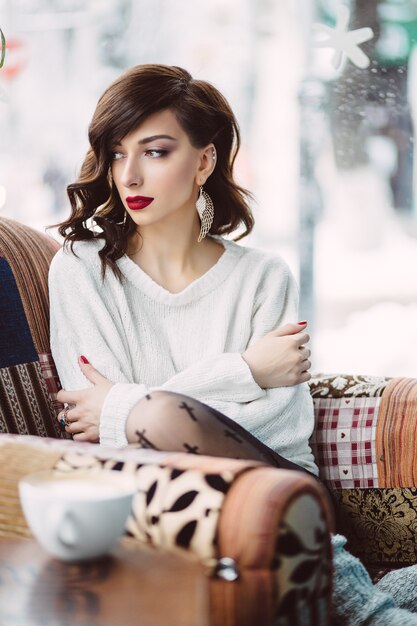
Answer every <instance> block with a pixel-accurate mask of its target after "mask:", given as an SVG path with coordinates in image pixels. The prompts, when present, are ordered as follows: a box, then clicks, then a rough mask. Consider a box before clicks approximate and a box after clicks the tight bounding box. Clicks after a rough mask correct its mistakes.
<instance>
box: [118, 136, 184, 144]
mask: <svg viewBox="0 0 417 626" xmlns="http://www.w3.org/2000/svg"><path fill="white" fill-rule="evenodd" d="M156 139H170V140H171V141H178V139H175V137H171V135H151V137H144V138H143V139H139V141H138V144H140V145H143V144H145V143H150V142H151V141H155V140H156ZM116 145H117V146H121V145H122V144H121V143H118V144H116Z"/></svg>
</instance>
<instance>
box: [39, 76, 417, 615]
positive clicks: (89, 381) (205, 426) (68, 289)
mask: <svg viewBox="0 0 417 626" xmlns="http://www.w3.org/2000/svg"><path fill="white" fill-rule="evenodd" d="M89 140H90V144H91V147H90V149H89V151H88V153H87V156H86V158H85V160H84V163H83V165H82V168H81V173H80V177H79V180H78V181H77V182H76V183H74V184H72V185H70V186H69V187H68V195H69V198H70V201H71V206H72V214H71V216H70V218H69V219H68V220H67V221H65V222H64V223H63V224H61V226H60V233H61V234H62V235H63V236H65V237H66V246H65V247H64V248H65V249H63V250H61V251H60V252H59V253H58V254H57V255H56V257H55V258H54V260H53V262H52V265H51V270H50V298H51V347H52V352H53V356H54V359H55V362H56V365H57V369H58V372H59V375H60V378H61V382H62V384H63V388H64V389H65V391H64V390H63V391H61V392H60V393H59V394H58V399H59V400H60V401H62V402H65V403H68V407H67V408H66V409H65V410H64V412H63V413H62V414H61V415H60V416H59V419H60V420H61V422H62V424H63V426H64V427H65V430H66V432H68V433H70V434H71V435H72V436H73V438H74V439H76V440H79V441H95V442H100V443H101V444H109V445H116V446H122V445H125V444H126V443H127V442H139V443H140V444H141V445H142V446H144V447H152V448H155V449H161V450H183V451H188V452H190V453H195V454H211V455H218V456H232V457H237V458H248V459H256V460H261V461H264V462H267V463H270V464H272V465H275V466H278V467H287V468H291V467H293V468H296V469H303V470H304V471H308V472H311V473H313V474H315V475H316V474H317V473H318V471H317V467H316V465H315V462H314V458H313V455H312V453H311V449H310V447H309V445H308V440H309V437H310V435H311V432H312V429H313V423H314V420H313V406H312V400H311V397H310V394H309V390H308V386H307V385H306V382H307V381H308V380H309V378H310V374H309V373H308V370H309V367H310V361H309V357H310V351H309V349H308V348H307V347H306V344H307V343H308V340H309V337H308V335H307V333H306V332H305V330H306V322H298V323H297V322H296V314H297V298H298V294H297V287H296V285H295V282H294V279H293V277H292V276H291V273H290V272H289V270H288V267H287V265H286V264H285V263H284V261H283V260H282V259H281V258H279V257H277V256H276V255H273V254H270V253H266V252H262V251H258V250H254V249H252V248H247V247H244V246H241V245H238V244H237V243H235V242H234V241H231V240H229V239H226V238H224V235H228V234H230V233H232V232H234V231H235V230H236V229H237V228H239V227H243V232H242V233H241V234H240V237H239V239H240V238H242V237H244V236H245V235H247V234H248V233H249V232H250V231H251V229H252V227H253V216H252V214H251V211H250V209H249V206H248V204H247V196H248V193H247V192H246V191H245V190H243V189H242V188H240V187H239V186H238V185H237V184H236V183H235V182H234V179H233V164H234V160H235V157H236V153H237V151H238V149H239V130H238V126H237V123H236V120H235V118H234V115H233V113H232V111H231V109H230V106H229V105H228V103H227V102H226V100H225V99H224V97H223V96H222V95H221V94H220V93H219V92H218V91H217V89H215V88H214V87H213V86H212V85H210V84H208V83H206V82H204V81H197V80H193V79H192V77H191V76H190V74H189V73H188V72H186V71H185V70H182V69H181V68H178V67H167V66H161V65H143V66H137V67H134V68H132V69H130V70H129V71H127V72H125V73H124V74H123V75H122V76H121V77H120V78H119V79H117V80H116V81H115V82H114V83H113V84H112V85H110V87H109V88H108V89H107V90H106V91H105V93H104V94H103V96H102V97H101V98H100V100H99V102H98V105H97V108H96V111H95V113H94V116H93V119H92V122H91V124H90V127H89ZM92 220H93V221H92ZM93 222H94V223H95V225H97V226H98V227H99V229H100V231H99V232H97V228H96V227H95V226H94V224H93ZM90 360H91V364H90V363H89V361H90ZM96 368H97V369H96ZM343 542H344V540H343V538H340V537H339V538H336V539H335V570H336V579H339V578H340V580H343V581H344V582H343V583H340V585H342V587H340V585H339V587H340V589H339V592H342V593H339V592H338V585H337V584H336V587H335V588H336V592H337V593H339V596H340V597H337V593H336V598H335V605H336V614H337V615H338V616H339V618H340V619H341V620H345V623H352V624H354V623H362V622H363V621H364V619H363V616H364V615H365V613H364V611H365V612H366V611H367V613H366V615H365V619H368V618H369V620H374V621H368V622H367V623H369V624H371V623H372V624H380V623H381V624H382V623H384V622H382V621H377V620H378V619H380V615H382V614H384V615H386V614H389V613H392V612H394V613H395V615H396V616H397V617H398V615H399V614H401V616H402V617H404V615H405V618H406V619H409V620H411V621H408V622H406V621H403V622H401V623H404V624H407V623H410V624H411V623H413V624H414V623H417V619H416V618H414V617H413V616H412V615H411V614H409V613H407V612H404V611H401V610H399V609H394V608H390V607H393V606H394V604H393V601H392V599H391V598H390V597H389V596H386V595H385V594H381V593H380V594H379V595H378V592H374V590H373V588H372V586H371V584H370V582H369V579H368V582H367V584H368V591H369V595H370V597H372V598H373V600H372V602H373V605H372V607H370V605H369V606H368V607H365V608H364V604H365V605H366V602H365V603H364V602H362V606H361V607H359V613H358V612H357V611H356V613H355V609H352V607H351V606H350V605H349V611H348V612H349V617H348V616H347V609H346V602H347V600H346V593H345V592H344V591H343V585H344V584H345V582H346V576H341V575H340V576H339V574H338V566H337V563H339V562H340V563H344V567H351V568H353V570H354V571H356V570H357V571H358V572H359V578H358V587H359V589H360V590H362V589H363V586H364V585H363V577H364V576H365V578H366V572H365V571H364V570H363V568H362V566H361V565H360V564H359V563H357V562H356V560H354V559H353V557H350V555H348V554H347V553H346V552H345V551H344V550H343ZM346 559H347V562H348V565H346ZM352 563H353V564H354V565H355V567H356V570H355V567H353V566H352ZM349 564H350V565H349ZM358 568H359V569H358ZM339 573H340V574H341V571H340V572H339ZM350 578H351V579H355V574H353V577H352V576H351V577H350ZM365 587H366V585H365ZM347 588H348V589H349V591H351V590H352V588H354V583H353V582H352V580H350V581H349V582H348V584H347ZM351 595H352V594H351ZM387 598H388V599H387ZM381 607H382V608H381ZM382 609H387V610H384V611H382ZM345 614H346V615H345ZM358 615H359V617H358ZM378 616H379V617H378ZM394 618H395V616H394ZM358 619H360V620H362V622H360V621H357V620H358ZM382 619H384V618H382ZM390 619H391V620H392V619H393V617H392V615H391V617H390ZM355 620H356V621H355Z"/></svg>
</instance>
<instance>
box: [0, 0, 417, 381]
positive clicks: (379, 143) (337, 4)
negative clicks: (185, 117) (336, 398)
mask: <svg viewBox="0 0 417 626" xmlns="http://www.w3.org/2000/svg"><path fill="white" fill-rule="evenodd" d="M0 28H1V29H2V31H3V33H4V35H5V38H6V56H5V61H4V65H3V67H2V68H1V69H0V215H3V216H5V217H10V218H13V219H16V220H19V221H21V222H24V223H26V224H28V225H30V226H32V227H34V228H37V229H40V230H42V231H45V228H46V227H47V226H48V225H50V224H52V223H55V222H57V221H59V220H62V219H64V217H66V216H67V215H68V213H69V201H68V199H67V196H66V185H67V184H69V183H70V182H73V181H74V180H75V179H76V177H77V174H78V171H79V168H80V166H81V163H82V160H83V158H84V155H85V152H86V150H87V147H88V142H87V129H88V124H89V121H90V119H91V116H92V114H93V111H94V108H95V105H96V103H97V100H98V98H99V96H100V95H101V93H102V92H103V91H104V89H105V88H106V87H107V86H108V84H109V83H110V82H111V81H113V79H115V78H116V77H117V76H118V75H119V74H120V73H121V72H122V71H123V70H124V69H126V68H128V67H130V66H132V65H136V64H139V63H149V62H155V63H167V64H170V65H180V66H183V67H185V68H187V69H188V70H189V71H190V72H191V73H192V74H193V75H194V76H195V77H197V78H201V79H205V80H209V81H211V82H213V83H214V84H215V85H216V86H217V87H218V88H219V89H220V90H221V91H222V92H223V93H224V94H225V96H226V97H227V98H228V100H229V102H230V103H231V105H232V108H233V109H234V111H235V113H236V116H237V118H238V120H239V122H240V126H241V132H242V149H241V153H240V155H239V159H238V161H237V165H236V177H237V179H238V181H239V183H240V184H242V185H243V186H245V187H247V188H249V189H251V190H252V191H253V192H254V194H255V198H256V202H255V203H254V205H253V211H254V214H255V218H256V226H255V229H254V231H253V233H252V234H251V235H250V236H249V237H248V238H246V239H244V240H243V242H242V243H244V245H250V246H258V247H262V248H265V249H268V250H272V251H274V252H276V253H278V254H280V255H282V256H283V257H284V258H285V259H286V260H287V262H288V263H289V265H290V267H291V269H292V270H293V272H294V274H295V275H296V277H297V279H298V281H299V283H300V291H301V312H300V319H308V321H309V330H310V333H311V335H312V348H313V359H312V362H313V367H312V369H313V371H315V372H318V371H322V372H346V373H354V374H372V375H388V376H400V375H401V376H413V377H414V376H417V357H416V346H417V323H416V322H417V197H416V184H415V180H416V158H415V143H414V126H415V124H416V115H417V56H416V49H415V43H416V42H417V0H390V1H389V0H210V2H207V1H206V0H193V2H190V1H189V0H176V1H175V2H172V1H169V0H89V1H88V2H86V1H81V0H0ZM49 232H50V233H51V234H53V235H54V236H55V237H57V235H56V233H55V234H54V232H53V231H49Z"/></svg>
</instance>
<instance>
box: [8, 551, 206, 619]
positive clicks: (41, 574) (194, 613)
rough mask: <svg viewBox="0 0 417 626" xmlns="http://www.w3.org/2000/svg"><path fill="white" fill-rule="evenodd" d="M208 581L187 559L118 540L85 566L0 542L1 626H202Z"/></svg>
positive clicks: (200, 567) (199, 568) (192, 562)
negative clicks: (102, 554) (110, 549)
mask: <svg viewBox="0 0 417 626" xmlns="http://www.w3.org/2000/svg"><path fill="white" fill-rule="evenodd" d="M208 597H209V592H208V580H207V577H206V576H205V574H204V572H203V568H202V566H201V565H200V564H199V563H197V562H196V561H194V560H193V559H192V558H191V557H190V558H188V557H187V556H184V557H182V556H177V555H174V554H166V553H163V552H158V551H156V550H153V549H151V548H147V547H146V546H143V547H142V546H140V547H138V544H137V543H134V542H133V540H130V539H123V540H122V541H120V542H119V544H118V545H117V547H116V548H115V549H114V550H113V551H112V553H111V555H109V556H106V557H103V558H101V559H96V560H94V561H89V562H84V563H77V564H75V563H64V562H62V561H58V560H56V559H54V558H53V557H50V556H49V555H48V554H47V553H46V552H45V551H44V550H43V549H42V548H41V547H40V546H39V545H38V544H37V543H36V542H35V541H34V540H30V539H0V625H1V626H165V624H167V625H169V626H208V624H209V617H208V615H209V610H208Z"/></svg>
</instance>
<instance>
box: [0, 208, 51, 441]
mask: <svg viewBox="0 0 417 626" xmlns="http://www.w3.org/2000/svg"><path fill="white" fill-rule="evenodd" d="M58 248H59V244H58V243H56V242H55V241H54V240H53V239H51V238H50V237H46V236H45V235H43V234H41V233H39V232H37V231H35V230H33V229H31V228H29V227H27V226H24V225H22V224H19V223H17V222H15V221H13V220H8V219H6V218H0V317H1V324H0V432H1V433H20V434H32V435H40V436H43V437H46V436H49V437H61V436H62V433H61V431H60V430H59V428H58V425H57V421H56V419H55V414H56V412H57V410H59V406H58V403H57V402H56V398H55V396H56V393H57V391H58V389H59V381H58V376H57V373H56V370H55V366H54V364H53V361H52V356H51V352H50V347H49V300H48V284H47V277H48V269H49V264H50V262H51V260H52V257H53V256H54V254H55V253H56V251H57V250H58Z"/></svg>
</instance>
